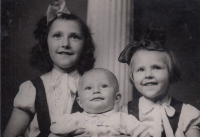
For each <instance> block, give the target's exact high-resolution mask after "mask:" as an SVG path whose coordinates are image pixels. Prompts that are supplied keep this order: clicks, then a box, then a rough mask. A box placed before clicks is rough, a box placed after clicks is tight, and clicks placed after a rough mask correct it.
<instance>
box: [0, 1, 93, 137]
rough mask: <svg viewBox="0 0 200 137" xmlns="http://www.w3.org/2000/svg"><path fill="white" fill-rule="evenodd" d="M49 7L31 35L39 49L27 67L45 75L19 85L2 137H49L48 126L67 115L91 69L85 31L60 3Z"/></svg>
mask: <svg viewBox="0 0 200 137" xmlns="http://www.w3.org/2000/svg"><path fill="white" fill-rule="evenodd" d="M59 5H60V1H59V2H55V3H54V4H52V5H50V7H49V9H48V12H47V17H43V18H42V19H41V20H40V21H39V23H38V25H37V29H36V30H35V31H34V35H35V38H36V39H37V40H39V43H38V45H36V46H35V47H33V48H32V51H31V55H32V56H31V59H30V63H31V65H32V66H33V67H35V68H37V69H39V70H41V71H42V72H45V74H44V75H42V76H41V77H40V78H36V79H33V80H30V81H29V80H28V81H26V82H24V83H22V84H21V85H20V88H19V92H18V94H17V95H16V97H15V99H14V109H13V112H12V115H11V118H10V120H9V122H8V125H7V127H6V130H5V133H4V136H6V137H9V136H13V137H16V136H21V135H22V136H24V135H25V136H31V137H36V136H42V137H44V136H48V135H49V133H50V123H51V122H55V121H56V120H57V119H58V118H59V117H61V116H62V115H64V114H67V113H68V114H70V113H71V111H72V105H73V102H74V100H75V97H76V91H77V83H78V81H79V78H80V75H82V74H83V73H84V72H86V71H88V70H90V69H92V68H93V65H94V62H95V59H94V49H95V48H94V43H93V40H92V37H91V34H90V32H89V29H88V27H87V26H86V25H85V24H84V23H83V22H82V21H81V19H79V18H78V17H77V16H75V15H73V14H69V11H68V10H67V8H66V4H65V2H64V1H63V3H62V6H61V8H60V6H59Z"/></svg>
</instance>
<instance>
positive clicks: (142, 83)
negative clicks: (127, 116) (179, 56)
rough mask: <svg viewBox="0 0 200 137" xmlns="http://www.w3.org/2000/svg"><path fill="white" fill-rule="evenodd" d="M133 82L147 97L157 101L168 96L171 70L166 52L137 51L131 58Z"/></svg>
mask: <svg viewBox="0 0 200 137" xmlns="http://www.w3.org/2000/svg"><path fill="white" fill-rule="evenodd" d="M131 63H132V64H131V66H132V68H131V69H132V71H133V82H134V84H135V87H136V88H137V90H138V91H139V92H140V93H141V94H142V95H143V96H145V97H147V98H149V99H151V100H152V101H156V100H158V99H162V98H163V97H164V96H166V94H167V92H168V88H169V71H168V65H167V58H166V55H165V53H163V52H159V51H147V50H140V51H137V52H136V53H135V54H134V55H133V57H132V60H131Z"/></svg>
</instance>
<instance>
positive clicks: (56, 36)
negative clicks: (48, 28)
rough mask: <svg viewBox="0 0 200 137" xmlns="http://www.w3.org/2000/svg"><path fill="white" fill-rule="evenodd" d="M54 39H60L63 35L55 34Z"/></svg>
mask: <svg viewBox="0 0 200 137" xmlns="http://www.w3.org/2000/svg"><path fill="white" fill-rule="evenodd" d="M53 37H54V38H60V37H61V35H60V34H54V35H53Z"/></svg>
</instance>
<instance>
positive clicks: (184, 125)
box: [178, 103, 200, 132]
mask: <svg viewBox="0 0 200 137" xmlns="http://www.w3.org/2000/svg"><path fill="white" fill-rule="evenodd" d="M178 126H179V128H180V129H182V130H183V131H184V132H186V131H187V130H188V129H190V128H200V111H199V110H198V109H197V108H195V107H193V106H192V105H189V104H185V103H183V106H182V109H181V114H180V119H179V124H178Z"/></svg>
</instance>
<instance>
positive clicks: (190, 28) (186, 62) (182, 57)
mask: <svg viewBox="0 0 200 137" xmlns="http://www.w3.org/2000/svg"><path fill="white" fill-rule="evenodd" d="M49 2H50V0H2V1H1V61H2V62H1V91H2V92H1V131H2V132H1V133H3V131H4V129H5V126H6V124H7V122H8V119H9V117H10V114H11V112H12V109H13V99H14V97H15V95H16V93H17V92H18V88H19V85H20V84H21V83H22V82H24V81H26V80H28V79H32V78H34V77H36V76H39V75H41V73H40V72H39V71H37V70H34V69H32V68H31V67H30V65H29V50H30V49H31V48H32V47H33V46H34V45H35V44H36V43H37V41H35V40H34V38H33V30H34V29H35V26H36V23H37V21H38V20H39V19H40V18H41V17H42V16H43V15H45V13H46V10H47V7H48V4H49ZM67 4H68V7H69V10H70V11H71V12H72V13H75V14H77V16H79V17H80V18H82V19H83V20H84V21H86V17H87V0H67ZM199 7H200V0H134V9H133V10H134V17H133V20H134V34H135V35H134V38H135V39H136V40H138V39H140V37H141V36H142V35H143V34H144V33H145V31H146V29H147V27H148V26H149V24H150V23H152V22H153V23H154V24H157V25H160V26H162V27H163V28H164V29H165V30H166V35H167V42H166V46H167V47H169V48H170V49H172V50H173V51H174V52H175V54H176V55H177V57H178V61H179V62H180V66H181V71H182V79H181V81H180V82H179V83H177V84H173V85H172V86H171V88H170V94H172V95H173V96H174V97H175V98H177V99H179V100H181V101H184V102H186V103H190V104H192V105H193V106H195V107H197V108H198V109H200V10H199V9H200V8H199Z"/></svg>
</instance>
